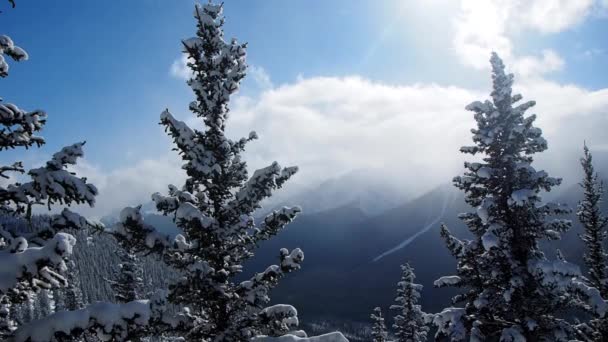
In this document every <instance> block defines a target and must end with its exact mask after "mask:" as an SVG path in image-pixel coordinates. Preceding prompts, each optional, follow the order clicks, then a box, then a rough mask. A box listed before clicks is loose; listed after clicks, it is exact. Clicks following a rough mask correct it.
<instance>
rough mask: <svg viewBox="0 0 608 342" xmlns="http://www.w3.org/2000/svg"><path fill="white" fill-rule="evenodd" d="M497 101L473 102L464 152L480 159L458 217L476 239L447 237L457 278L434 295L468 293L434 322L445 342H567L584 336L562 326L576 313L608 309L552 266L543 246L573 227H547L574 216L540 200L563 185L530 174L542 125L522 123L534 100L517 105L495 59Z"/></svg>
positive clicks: (446, 280) (460, 182)
mask: <svg viewBox="0 0 608 342" xmlns="http://www.w3.org/2000/svg"><path fill="white" fill-rule="evenodd" d="M490 61H491V65H492V81H493V90H492V93H491V97H492V101H485V102H479V101H476V102H473V103H471V104H470V105H468V106H467V107H466V109H467V110H470V111H473V112H474V113H475V115H474V117H475V120H476V122H477V128H475V129H473V130H472V133H473V141H474V143H475V145H474V146H466V147H462V148H461V151H462V152H464V153H468V154H472V155H476V154H481V155H482V159H481V161H480V162H466V163H465V168H466V170H467V171H466V172H465V174H464V176H460V177H456V178H454V184H455V185H456V187H458V188H459V189H461V190H463V191H464V192H465V194H466V202H467V203H468V204H469V205H471V206H472V207H475V208H477V209H476V211H475V212H469V213H464V214H461V215H460V218H461V219H462V220H463V221H464V222H465V223H466V225H467V226H468V228H469V230H470V231H471V233H472V234H473V239H472V240H459V239H457V238H456V237H454V236H452V235H451V234H450V232H449V231H448V230H447V228H446V227H445V226H443V227H442V230H441V235H442V237H443V238H444V239H445V241H446V244H447V246H448V249H449V250H450V252H451V253H452V255H453V256H454V257H455V258H456V259H457V261H458V264H457V275H456V276H449V277H442V278H441V279H439V280H437V281H436V282H435V285H436V286H458V287H460V288H462V289H463V290H464V292H463V293H461V294H459V295H457V296H456V297H455V298H454V299H453V301H454V303H459V304H462V305H463V307H451V308H446V309H444V311H443V312H441V313H439V314H437V315H436V316H435V318H434V323H435V324H436V325H437V327H438V332H437V336H436V338H437V339H439V340H442V339H444V340H453V341H461V340H465V339H469V338H470V339H471V340H474V341H487V340H498V339H500V340H501V341H524V340H528V341H568V340H570V339H572V338H576V337H577V331H576V329H575V327H574V325H573V324H571V323H570V322H569V321H567V320H566V319H564V318H562V317H564V315H563V314H564V313H565V312H571V310H573V309H580V310H587V311H591V312H592V313H594V314H597V315H600V316H603V315H604V313H605V310H606V303H605V301H604V300H603V299H602V298H601V296H600V294H599V291H598V290H597V289H595V288H593V287H590V286H588V285H587V284H585V282H584V280H583V278H582V276H581V273H580V270H579V267H578V266H576V265H573V264H571V263H568V262H567V261H565V260H560V259H557V260H548V259H547V258H546V257H545V255H544V253H543V252H542V251H541V249H540V247H539V242H540V241H541V239H551V240H554V239H559V238H560V236H561V233H562V232H564V231H566V230H567V229H568V228H569V227H570V222H569V221H567V220H564V219H558V218H550V217H551V216H554V215H562V214H566V213H568V212H569V210H568V209H567V208H565V207H563V206H560V205H557V204H554V203H543V202H542V201H541V197H540V193H541V191H550V190H551V188H553V187H555V186H558V185H559V184H560V183H561V180H560V179H557V178H552V177H549V175H548V174H547V173H546V172H545V171H537V170H535V169H534V168H533V167H532V161H533V159H532V155H533V154H535V153H538V152H542V151H544V150H546V149H547V142H546V141H545V139H544V138H543V137H542V132H541V130H540V129H539V128H537V127H535V126H534V125H533V123H534V121H535V119H536V116H535V115H529V116H525V115H524V114H525V112H526V111H527V110H528V109H529V108H531V107H532V106H534V105H535V103H534V102H533V101H529V102H524V103H521V104H519V105H516V103H517V102H519V101H520V100H521V99H522V96H521V95H519V94H517V95H513V94H512V89H511V88H512V84H513V75H512V74H506V73H505V66H504V64H503V62H502V60H501V59H500V58H499V57H498V55H496V54H495V53H493V54H492V57H491V60H490Z"/></svg>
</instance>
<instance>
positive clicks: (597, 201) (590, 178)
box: [576, 145, 608, 341]
mask: <svg viewBox="0 0 608 342" xmlns="http://www.w3.org/2000/svg"><path fill="white" fill-rule="evenodd" d="M583 149H584V156H583V158H581V166H582V167H583V172H584V178H583V181H582V183H580V186H581V187H582V188H583V191H584V194H583V200H582V201H580V202H579V204H578V210H577V212H576V215H577V216H578V219H579V221H580V222H581V223H582V225H583V228H584V233H583V234H582V235H581V239H582V240H583V242H584V243H585V246H586V248H587V249H586V251H585V257H584V259H585V263H586V265H587V268H588V269H589V274H588V276H587V278H588V279H589V285H591V286H593V287H595V288H597V289H599V291H600V294H601V295H602V298H608V268H607V256H608V255H607V254H606V250H605V248H604V245H605V243H606V237H607V236H608V232H607V231H606V226H607V225H608V218H606V217H605V216H603V215H602V212H601V208H600V205H601V203H602V198H603V193H604V186H603V184H602V182H601V181H600V180H599V179H598V175H597V173H595V170H594V167H593V157H592V156H591V152H590V151H589V148H588V147H587V145H584V148H583ZM581 330H583V331H585V332H586V333H587V335H588V336H590V338H592V339H593V340H598V341H599V340H602V338H603V336H606V337H605V339H608V320H607V319H606V318H596V319H593V320H591V322H589V324H585V325H583V326H581Z"/></svg>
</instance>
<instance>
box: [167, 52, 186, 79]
mask: <svg viewBox="0 0 608 342" xmlns="http://www.w3.org/2000/svg"><path fill="white" fill-rule="evenodd" d="M187 63H188V55H186V54H182V56H181V57H180V58H178V59H176V60H174V61H173V63H172V64H171V68H170V69H169V74H170V75H171V76H173V77H175V78H179V79H183V80H187V79H189V78H190V77H191V76H192V72H191V71H190V68H188V65H187Z"/></svg>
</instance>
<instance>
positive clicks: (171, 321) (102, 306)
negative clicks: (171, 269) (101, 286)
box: [9, 292, 192, 342]
mask: <svg viewBox="0 0 608 342" xmlns="http://www.w3.org/2000/svg"><path fill="white" fill-rule="evenodd" d="M164 295H165V294H164V293H163V292H158V293H157V294H156V295H155V296H154V298H152V299H151V300H135V301H131V302H128V303H120V304H113V303H105V302H98V303H94V304H91V305H89V306H87V307H86V308H83V309H80V310H74V311H60V312H56V313H54V314H52V315H50V316H47V317H44V318H42V319H39V320H35V321H32V322H30V323H28V324H26V325H23V326H21V327H19V328H18V329H17V330H16V331H15V332H14V334H13V336H12V337H11V338H10V339H9V341H10V342H51V341H54V340H55V338H61V337H64V338H65V337H71V338H74V337H76V336H78V335H80V334H82V333H83V332H90V333H92V334H94V335H96V336H97V337H98V338H99V339H101V340H102V341H129V340H132V339H134V338H137V337H142V336H149V335H150V334H151V333H152V332H153V331H155V329H158V330H161V328H165V329H164V330H165V331H170V330H171V329H184V328H185V327H187V326H190V325H191V324H192V322H191V319H190V317H189V316H188V313H187V311H186V312H182V313H179V314H177V315H171V314H168V313H167V312H166V308H165V305H166V300H165V299H164Z"/></svg>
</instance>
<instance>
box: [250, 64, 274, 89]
mask: <svg viewBox="0 0 608 342" xmlns="http://www.w3.org/2000/svg"><path fill="white" fill-rule="evenodd" d="M247 69H248V70H247V75H248V76H250V77H252V78H253V81H254V82H255V83H256V85H257V86H258V87H259V88H260V89H262V90H266V89H271V88H272V87H273V84H272V81H271V80H270V75H268V73H267V72H266V69H264V68H263V67H261V66H256V65H250V66H249V67H248V68H247Z"/></svg>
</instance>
